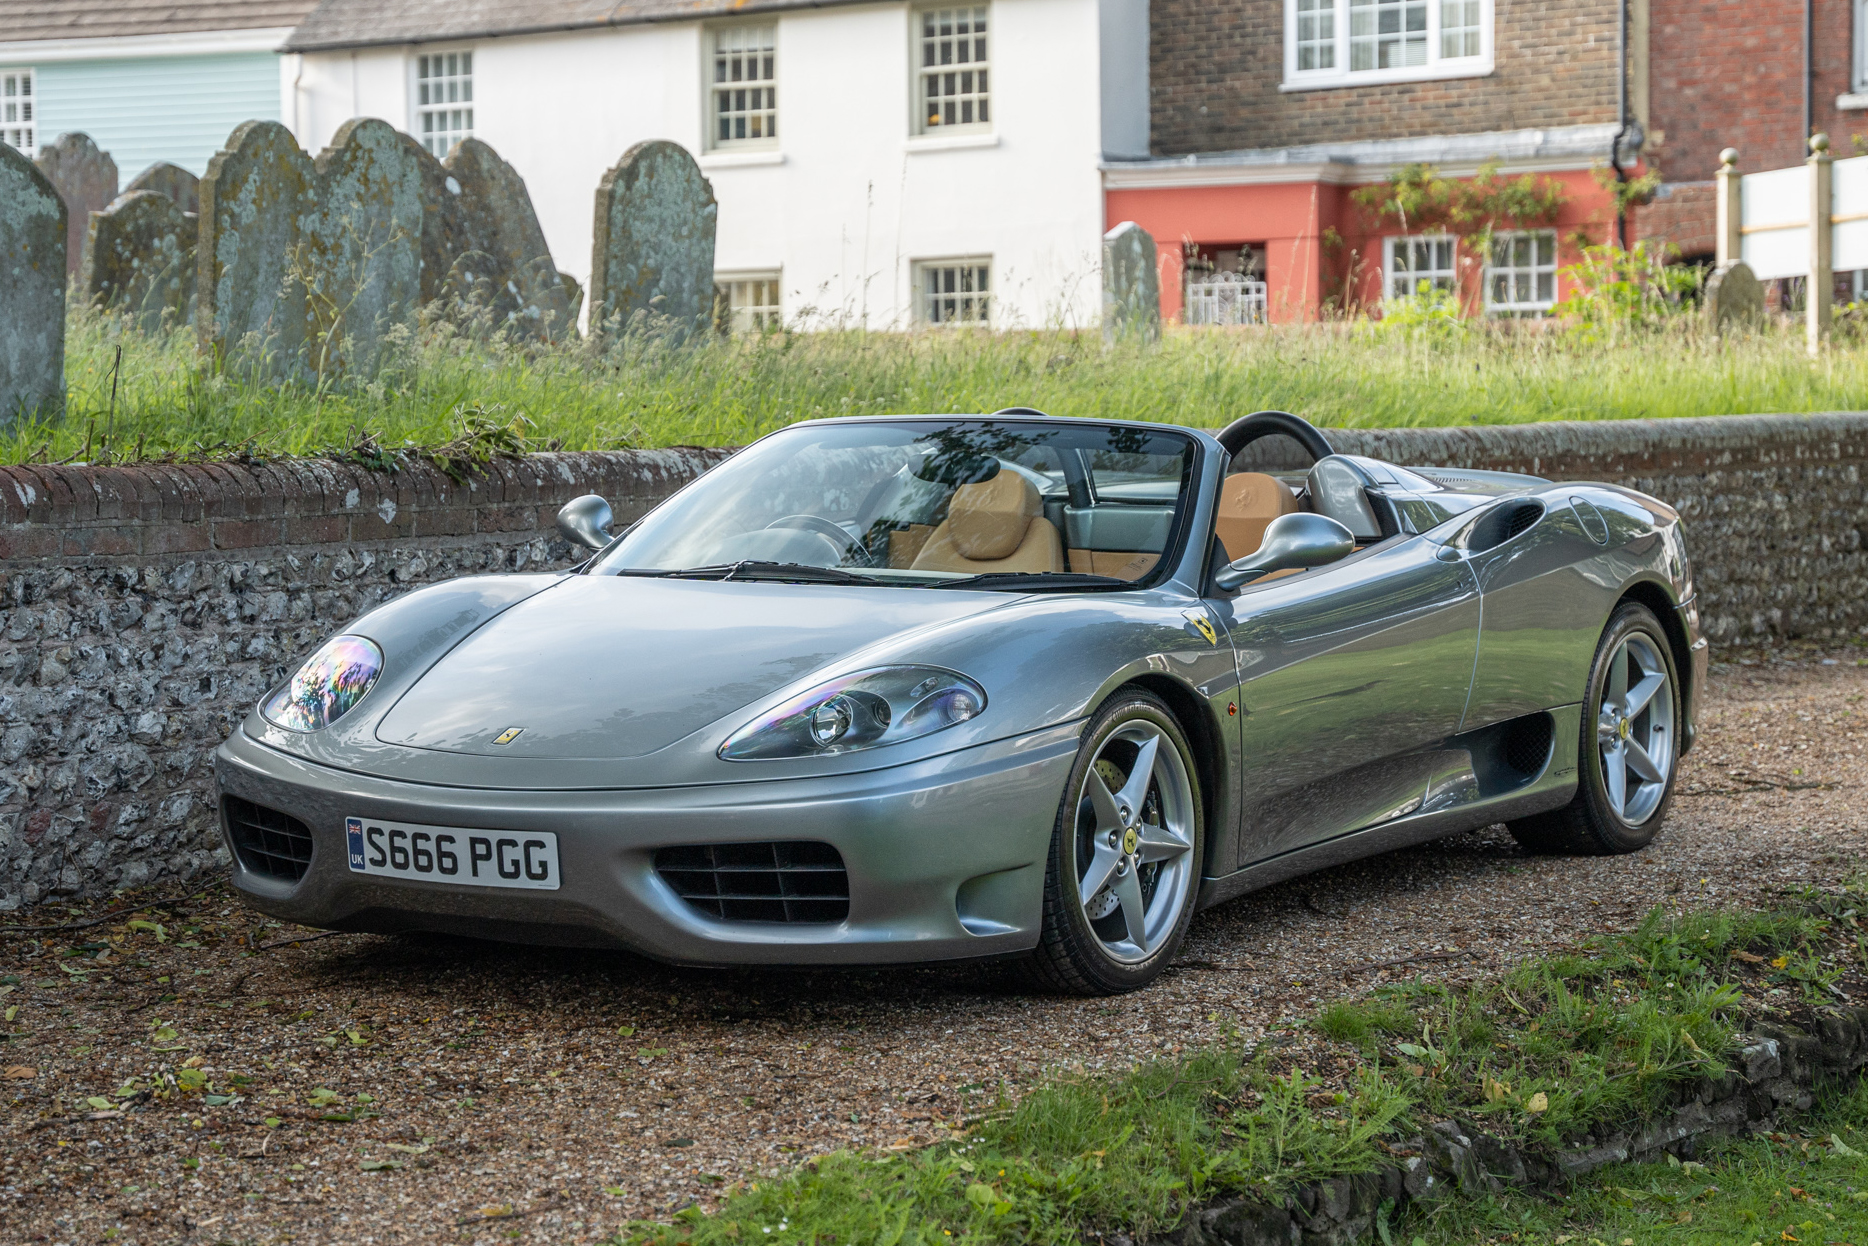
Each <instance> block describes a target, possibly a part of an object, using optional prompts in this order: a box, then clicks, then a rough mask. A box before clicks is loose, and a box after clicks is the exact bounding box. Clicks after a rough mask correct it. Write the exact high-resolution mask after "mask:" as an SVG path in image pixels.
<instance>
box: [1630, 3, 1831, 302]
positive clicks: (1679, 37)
mask: <svg viewBox="0 0 1868 1246" xmlns="http://www.w3.org/2000/svg"><path fill="white" fill-rule="evenodd" d="M1648 3H1649V5H1650V13H1649V16H1648V22H1649V36H1648V38H1649V42H1648V54H1649V61H1648V64H1649V67H1650V68H1649V79H1650V81H1651V83H1652V87H1651V98H1652V105H1651V115H1650V116H1649V117H1647V118H1646V121H1647V148H1646V156H1647V158H1648V159H1649V160H1650V161H1652V162H1653V164H1654V166H1655V167H1656V168H1657V169H1659V170H1660V173H1661V175H1662V177H1663V178H1664V179H1665V181H1664V182H1663V184H1662V187H1661V191H1660V193H1659V195H1657V196H1656V197H1655V199H1654V202H1653V203H1651V204H1649V205H1647V206H1646V207H1643V208H1640V209H1638V210H1637V212H1636V220H1637V223H1638V232H1639V233H1640V235H1641V236H1643V237H1647V238H1656V239H1660V240H1663V241H1666V242H1671V243H1673V244H1674V245H1675V246H1677V247H1679V249H1680V252H1681V254H1682V255H1683V256H1685V257H1687V258H1692V259H1705V258H1709V257H1710V256H1711V255H1712V253H1713V249H1714V240H1713V217H1714V213H1713V189H1712V188H1713V182H1712V177H1713V174H1714V173H1715V172H1716V171H1717V170H1718V167H1719V152H1720V151H1721V150H1722V149H1723V148H1726V147H1732V148H1736V149H1737V151H1738V154H1739V166H1738V167H1739V168H1740V169H1741V170H1743V171H1744V172H1747V173H1755V172H1758V171H1761V170H1765V169H1780V168H1784V167H1786V166H1788V165H1792V164H1796V163H1798V162H1799V161H1801V160H1803V159H1804V157H1806V156H1807V155H1808V154H1809V152H1808V151H1807V150H1806V148H1805V145H1804V138H1805V136H1806V135H1808V134H1810V133H1812V132H1822V133H1826V134H1828V135H1829V138H1830V152H1831V154H1832V155H1834V156H1836V157H1838V158H1842V157H1847V156H1857V155H1862V154H1864V147H1868V28H1865V26H1864V21H1863V18H1864V15H1868V4H1864V3H1863V2H1862V0H1809V4H1808V7H1807V9H1806V7H1805V5H1804V4H1803V3H1801V0H1799V3H1795V4H1788V3H1778V4H1763V5H1743V6H1741V5H1738V4H1735V3H1732V2H1731V0H1648ZM1806 12H1807V15H1808V23H1809V25H1808V28H1807V31H1806V28H1805V24H1804V23H1805V14H1806ZM1806 36H1807V43H1806ZM1806 47H1807V49H1808V51H1807V55H1808V60H1807V61H1806V60H1805V56H1806ZM1806 65H1807V69H1808V79H1807V83H1808V86H1807V91H1806V89H1805V78H1804V74H1805V67H1806ZM1857 293H1858V295H1859V286H1858V287H1857Z"/></svg>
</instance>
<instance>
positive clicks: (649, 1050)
mask: <svg viewBox="0 0 1868 1246" xmlns="http://www.w3.org/2000/svg"><path fill="white" fill-rule="evenodd" d="M636 1054H637V1055H638V1056H641V1057H642V1058H643V1059H644V1060H653V1059H654V1058H655V1057H657V1056H665V1055H667V1054H668V1049H667V1048H666V1047H638V1048H636Z"/></svg>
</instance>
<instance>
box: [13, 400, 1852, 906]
mask: <svg viewBox="0 0 1868 1246" xmlns="http://www.w3.org/2000/svg"><path fill="white" fill-rule="evenodd" d="M1331 436H1332V438H1333V439H1334V441H1335V443H1336V445H1337V448H1338V449H1340V450H1343V451H1346V452H1352V453H1363V454H1370V455H1374V456H1377V457H1380V458H1385V459H1390V460H1392V461H1395V462H1401V463H1421V464H1440V465H1445V466H1457V467H1467V468H1495V469H1503V470H1518V471H1530V472H1535V473H1537V474H1539V475H1546V476H1552V477H1556V478H1567V479H1593V480H1606V481H1615V482H1620V483H1624V484H1627V485H1630V486H1632V487H1634V488H1637V489H1641V490H1643V491H1645V492H1649V493H1653V494H1655V495H1656V496H1658V497H1661V498H1663V499H1665V500H1666V501H1668V502H1670V503H1672V504H1673V505H1675V506H1677V507H1678V508H1680V510H1681V511H1682V512H1683V514H1684V515H1685V516H1686V518H1687V523H1688V543H1689V546H1690V548H1691V550H1692V553H1693V555H1694V560H1695V564H1696V566H1697V568H1698V578H1699V584H1700V590H1701V595H1702V601H1703V605H1704V609H1703V614H1704V617H1705V619H1706V623H1707V627H1708V630H1709V631H1710V632H1711V634H1712V635H1713V636H1714V637H1715V639H1718V640H1740V639H1747V638H1756V637H1764V636H1773V635H1833V634H1840V633H1854V632H1856V631H1859V630H1864V629H1868V556H1865V555H1864V551H1863V540H1862V533H1861V525H1862V523H1863V514H1864V501H1865V499H1864V495H1863V486H1862V465H1863V463H1864V461H1868V415H1816V416H1741V417H1729V418H1724V419H1711V420H1666V421H1624V422H1618V423H1577V424H1538V425H1526V426H1518V427H1499V428H1458V429H1386V430H1333V431H1332V432H1331ZM723 453H724V452H723V451H717V450H662V451H641V452H634V451H631V452H617V453H590V454H541V455H535V456H533V457H531V458H528V459H525V460H511V461H501V462H497V463H495V464H493V465H492V466H491V468H490V469H489V470H488V472H487V473H486V474H485V475H482V476H479V477H477V478H475V479H474V480H472V481H470V482H468V483H465V484H463V483H459V482H456V481H453V480H451V479H449V478H448V477H447V476H445V475H443V474H442V473H440V472H438V471H435V470H433V469H432V468H428V467H415V468H410V469H408V470H406V471H403V472H400V473H397V474H396V475H394V476H389V475H384V474H381V473H375V472H370V471H366V470H364V469H362V468H359V467H355V466H351V465H347V464H341V463H330V462H311V461H300V462H289V463H268V464H252V465H242V464H231V463H228V464H222V463H213V464H203V465H156V466H143V467H115V468H104V467H82V468H81V467H43V466H28V467H0V909H4V908H12V907H16V906H18V905H21V904H30V903H34V902H37V901H40V900H43V899H45V898H47V897H48V896H51V895H57V894H74V893H77V892H81V891H95V890H99V889H108V888H113V887H126V886H134V885H138V884H141V883H144V882H148V881H152V880H155V879H158V878H165V877H189V876H192V875H194V874H197V873H199V872H201V871H203V870H206V869H211V868H215V867H217V865H218V864H219V863H220V861H221V849H220V845H219V840H218V836H217V834H216V832H215V829H214V818H215V814H214V806H213V800H212V797H211V794H210V791H209V786H210V775H209V766H208V755H209V753H210V751H211V750H212V749H213V748H214V747H215V746H216V745H217V744H218V743H219V742H220V741H221V739H223V738H224V737H225V735H226V734H227V733H228V732H229V731H231V730H232V729H233V727H234V726H235V724H237V723H238V722H239V721H240V719H241V717H242V716H243V715H244V714H245V713H246V712H247V710H248V708H249V707H251V706H252V705H253V703H254V702H255V701H257V700H258V699H259V697H260V696H261V694H262V693H264V691H265V690H266V689H267V688H269V687H271V686H272V685H273V684H274V683H275V682H276V681H277V680H278V679H279V678H281V677H282V675H283V674H284V673H285V671H286V670H287V669H288V668H289V667H290V665H291V664H292V663H293V662H294V661H295V660H297V659H298V658H299V657H300V656H301V655H302V654H303V653H304V652H305V651H306V650H308V649H309V648H311V647H312V646H313V645H315V644H316V643H317V642H318V640H319V639H321V638H322V637H323V636H325V635H327V634H329V633H330V632H332V631H333V630H335V629H337V628H338V627H341V626H342V625H343V624H344V623H346V622H348V621H349V620H350V619H352V618H355V617H356V616H357V615H358V614H360V613H362V612H363V611H365V610H367V609H369V608H370V607H371V606H373V605H375V604H377V603H378V602H380V601H383V600H385V599H386V598H388V597H390V596H393V595H394V594H396V593H399V592H402V591H405V590H406V589H408V588H410V587H414V586H416V585H420V584H427V583H433V582H435V581H438V580H444V579H448V578H450V577H452V576H456V575H466V574H472V573H476V572H484V571H502V570H519V569H537V568H544V567H562V566H568V565H570V563H571V551H570V549H569V547H568V546H567V545H566V544H565V543H564V542H563V541H562V540H560V539H559V538H558V537H557V535H556V532H555V529H554V528H553V525H552V520H553V517H554V515H555V514H556V511H557V509H558V507H559V506H561V505H562V504H563V503H564V502H566V501H568V500H569V499H571V498H573V497H575V496H577V495H578V494H581V493H600V494H603V495H604V496H606V497H608V498H609V499H610V500H611V503H612V505H613V506H614V508H615V510H616V514H617V517H618V519H619V521H622V522H627V521H629V520H630V519H633V518H634V517H636V516H637V515H639V514H641V513H642V512H643V511H645V510H647V509H648V507H650V506H651V505H653V504H654V503H655V502H657V501H659V500H660V499H661V498H663V497H666V496H667V495H668V494H669V493H670V492H672V491H673V490H674V489H676V488H678V487H680V486H681V485H682V484H684V483H686V482H687V481H688V480H691V479H692V478H693V477H694V476H695V475H696V474H697V473H699V472H700V471H702V470H704V469H705V468H706V467H707V466H708V465H710V464H711V463H713V462H716V461H718V459H719V458H720V457H721V455H722V454H723Z"/></svg>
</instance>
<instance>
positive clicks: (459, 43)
mask: <svg viewBox="0 0 1868 1246" xmlns="http://www.w3.org/2000/svg"><path fill="white" fill-rule="evenodd" d="M284 46H285V50H286V53H287V56H286V62H287V63H286V65H285V66H284V70H283V73H282V80H283V81H284V82H285V83H286V84H287V85H286V87H285V90H286V98H285V99H284V101H283V102H282V108H281V112H282V113H283V114H284V116H285V117H286V118H288V121H289V124H292V125H293V126H294V128H295V132H296V133H297V135H298V138H299V141H300V143H301V144H302V145H304V146H305V147H306V148H307V149H309V150H312V151H316V150H317V149H318V148H320V147H321V146H323V145H324V144H325V143H327V142H328V141H329V140H330V138H331V136H332V134H333V133H334V132H335V131H336V130H337V128H338V126H340V125H342V124H343V123H344V121H346V120H348V119H349V118H351V117H355V116H373V117H381V118H383V119H385V120H387V121H390V122H392V123H393V124H395V125H397V126H398V127H400V128H402V129H405V130H407V131H408V132H409V133H411V134H414V135H416V136H417V137H419V138H421V139H422V140H423V141H424V142H425V143H426V144H428V146H429V147H430V149H431V150H433V151H435V152H436V153H437V154H445V153H446V151H447V150H448V149H449V148H450V147H451V146H452V145H453V144H454V143H456V142H458V141H459V140H461V139H463V138H466V137H469V136H473V137H477V138H479V139H482V140H483V141H485V142H488V143H490V144H492V145H493V147H494V148H496V149H497V150H498V151H499V153H500V154H501V155H502V156H504V157H505V158H506V159H507V160H509V161H511V162H512V164H513V165H514V166H515V167H516V168H517V169H518V170H519V172H520V173H521V174H522V175H523V176H524V177H525V179H526V182H527V184H528V186H529V187H530V189H531V193H532V199H533V203H534V205H535V207H536V209H537V211H538V217H539V221H540V223H541V224H542V225H543V227H544V230H545V235H546V237H547V239H548V240H549V242H550V244H551V249H552V254H553V257H554V258H555V260H556V261H557V264H558V266H559V267H560V268H562V269H564V270H565V271H567V272H569V273H571V274H573V275H574V276H576V277H577V278H578V279H579V280H580V281H585V282H586V283H587V282H588V278H589V270H590V240H591V224H592V210H593V204H594V198H593V196H594V194H595V191H596V186H597V182H598V179H599V178H601V177H602V175H603V172H604V170H605V169H607V168H608V167H609V166H610V165H612V164H614V163H615V162H616V160H617V159H618V158H619V157H620V156H621V155H622V154H623V152H624V151H625V150H627V149H628V148H629V147H630V145H631V144H634V143H636V142H639V141H641V140H644V139H653V138H665V139H671V140H673V141H675V142H678V143H680V144H682V145H683V146H685V147H687V148H688V149H689V150H690V151H691V152H693V153H694V155H695V157H696V158H697V159H698V160H699V162H700V165H701V168H702V170H703V171H704V172H705V173H706V175H707V177H708V178H709V179H710V180H711V181H712V183H713V187H714V193H715V195H716V196H717V198H718V200H719V203H720V224H719V243H718V248H717V265H718V274H719V280H720V283H721V284H722V285H723V286H724V287H725V288H726V289H727V290H728V292H729V294H730V296H731V300H732V304H733V307H734V311H735V318H736V320H737V321H738V322H739V323H740V324H741V325H742V326H746V325H752V324H757V323H759V322H760V321H762V320H764V319H765V318H767V317H771V316H782V317H783V318H784V319H785V320H786V321H787V322H788V323H800V324H805V325H827V324H833V323H841V324H848V325H853V326H854V325H866V326H869V327H873V328H893V327H905V326H908V325H913V324H939V323H949V322H960V323H967V322H973V323H980V322H984V323H989V324H992V325H994V326H997V327H1002V328H1005V327H1019V326H1030V327H1037V326H1041V325H1050V324H1062V325H1088V324H1093V323H1095V322H1096V321H1097V320H1098V319H1099V317H1100V314H1101V297H1102V295H1101V278H1100V265H1101V255H1100V239H1101V235H1102V233H1103V229H1104V219H1103V216H1104V214H1103V191H1102V183H1101V175H1100V173H1099V171H1098V165H1099V163H1100V161H1101V160H1103V159H1104V158H1106V157H1108V158H1119V157H1125V156H1126V157H1135V156H1142V155H1146V154H1147V147H1148V0H987V2H986V3H978V4H959V5H956V4H953V3H942V4H932V5H921V4H916V3H905V2H900V0H898V2H895V3H873V2H869V3H861V2H857V3H852V2H848V0H620V2H618V0H518V2H516V3H514V2H499V0H467V2H466V3H462V2H461V0H446V2H445V3H444V2H443V0H323V2H322V3H320V4H319V5H318V6H317V7H316V8H315V9H314V10H313V11H312V12H311V14H310V15H309V16H308V17H307V18H306V19H305V20H304V21H303V22H302V23H301V24H300V25H299V26H298V28H297V29H296V30H295V31H293V33H292V34H291V36H290V37H289V39H287V41H286V43H285V45H284Z"/></svg>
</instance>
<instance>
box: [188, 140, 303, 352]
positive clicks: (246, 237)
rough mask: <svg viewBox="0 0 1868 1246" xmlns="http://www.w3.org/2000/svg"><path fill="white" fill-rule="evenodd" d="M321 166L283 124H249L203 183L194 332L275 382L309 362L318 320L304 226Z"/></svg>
mask: <svg viewBox="0 0 1868 1246" xmlns="http://www.w3.org/2000/svg"><path fill="white" fill-rule="evenodd" d="M316 183H317V168H316V166H315V165H314V164H313V163H312V160H311V157H310V156H307V155H306V154H305V153H304V152H303V151H301V150H299V146H298V141H297V140H296V139H294V138H293V137H292V132H291V131H290V130H288V129H286V128H285V127H284V126H282V125H280V124H279V123H278V122H276V121H248V122H246V123H245V124H243V125H241V126H240V127H239V128H238V129H236V130H235V131H234V132H233V134H232V135H230V136H229V137H228V139H227V146H226V147H224V148H222V149H221V151H220V152H219V153H218V154H216V155H215V157H214V158H213V159H212V160H210V161H209V162H208V173H207V176H206V177H204V178H202V179H201V220H200V235H199V239H200V240H199V244H198V247H197V250H196V257H195V258H196V263H197V265H198V267H197V269H196V277H195V329H196V331H197V332H198V333H199V334H200V335H201V345H202V347H203V349H205V350H207V351H209V352H210V353H212V354H213V355H214V356H215V357H216V358H217V359H219V360H220V361H222V362H223V363H236V362H237V363H238V364H239V365H240V366H242V367H245V368H255V369H258V370H260V371H262V372H265V373H267V374H270V375H274V376H285V375H293V374H298V373H300V372H302V371H303V370H304V369H305V368H306V366H307V362H308V360H307V355H306V350H307V344H308V341H309V338H310V336H311V333H310V330H311V318H310V315H309V311H308V307H307V300H306V297H305V282H304V280H303V279H302V267H303V264H304V262H305V260H306V256H305V255H304V252H303V248H302V246H301V238H300V233H301V225H302V222H303V220H304V218H305V217H306V216H307V215H309V214H310V213H311V212H313V211H314V210H315V208H316Z"/></svg>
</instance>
